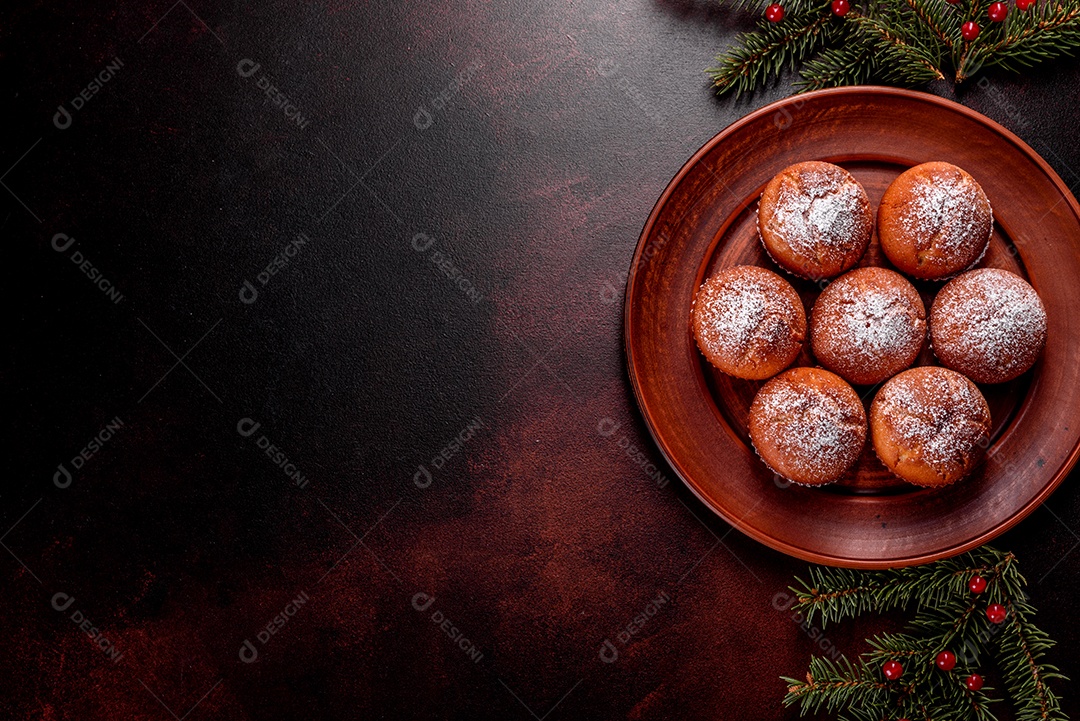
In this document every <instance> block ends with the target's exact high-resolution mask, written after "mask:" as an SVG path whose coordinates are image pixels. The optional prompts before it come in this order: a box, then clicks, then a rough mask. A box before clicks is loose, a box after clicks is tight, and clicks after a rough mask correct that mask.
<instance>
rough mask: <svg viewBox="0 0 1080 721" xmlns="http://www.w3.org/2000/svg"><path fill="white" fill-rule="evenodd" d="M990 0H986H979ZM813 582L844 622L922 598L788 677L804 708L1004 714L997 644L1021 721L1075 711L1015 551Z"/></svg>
mask: <svg viewBox="0 0 1080 721" xmlns="http://www.w3.org/2000/svg"><path fill="white" fill-rule="evenodd" d="M972 1H973V2H980V1H982V0H972ZM975 574H979V575H980V576H982V577H983V578H985V579H986V581H987V585H986V589H985V590H983V591H982V592H981V593H978V594H975V593H972V592H971V591H970V589H969V588H968V583H969V582H970V580H971V578H972V576H974V575H975ZM808 579H809V580H807V581H804V580H801V579H796V580H797V581H798V583H799V584H800V585H801V586H802V588H801V589H799V588H796V587H793V588H792V590H794V591H795V593H796V595H797V597H798V599H799V600H798V603H797V604H796V605H795V606H794V608H796V609H798V610H801V611H803V612H804V613H805V615H806V616H807V617H812V616H817V617H819V618H821V619H822V621H823V622H824V621H827V620H839V619H841V618H846V617H850V616H853V615H857V614H858V613H861V612H863V611H866V610H877V611H880V610H884V609H888V608H895V607H903V606H906V605H908V604H915V605H916V606H917V609H916V615H915V618H914V620H913V621H911V622H910V623H909V624H908V628H907V629H906V630H905V631H904V632H903V633H883V634H879V635H877V636H874V637H872V638H870V639H868V640H867V642H868V644H869V646H870V650H869V651H868V652H866V653H864V654H862V655H861V656H860V657H858V659H856V660H855V661H851V660H849V659H848V658H847V657H845V656H840V657H839V658H838V659H837V660H836V661H835V662H831V661H829V660H828V659H824V658H811V660H810V669H809V672H808V673H807V676H806V680H805V681H799V680H796V679H792V678H787V677H783V680H784V681H785V682H786V683H787V684H788V686H787V694H786V695H785V697H784V704H785V705H786V706H792V705H796V704H797V705H799V706H800V711H801V713H802V714H804V715H805V714H807V713H818V712H822V711H826V712H833V711H839V712H840V713H841V716H840V718H841V719H848V720H850V721H874V719H881V718H882V717H883V716H885V717H886V718H909V719H916V718H919V719H927V720H929V719H933V720H934V721H972V720H974V721H996V717H995V715H994V712H993V710H992V705H993V704H994V703H996V702H999V701H1000V700H1001V699H999V698H996V697H994V696H992V695H991V694H992V692H993V691H994V689H993V688H991V687H989V686H986V687H984V688H982V689H980V690H979V691H969V690H968V689H967V687H966V686H965V684H964V679H965V678H967V676H968V675H970V674H971V673H984V672H985V670H984V669H983V665H982V663H981V658H984V656H983V652H984V651H985V650H987V649H988V648H992V650H993V652H994V657H995V659H996V660H997V665H998V668H999V669H1000V670H1001V673H1002V676H1003V678H1004V680H1005V685H1006V687H1007V690H1008V693H1009V695H1010V697H1011V698H1012V699H1013V701H1014V708H1015V710H1016V714H1017V715H1016V718H1017V719H1018V721H1061V720H1062V719H1065V718H1066V717H1065V716H1064V714H1063V713H1062V711H1061V708H1060V701H1059V699H1058V697H1057V695H1056V694H1055V692H1054V691H1053V689H1052V688H1051V687H1050V686H1049V684H1048V681H1050V680H1052V679H1063V678H1064V677H1063V676H1062V675H1061V672H1060V671H1059V670H1058V668H1057V667H1055V666H1052V665H1050V664H1048V663H1045V661H1044V656H1045V654H1046V652H1047V651H1048V650H1049V649H1050V648H1051V647H1052V646H1053V641H1051V639H1050V638H1049V636H1047V634H1046V633H1045V632H1043V631H1042V630H1041V629H1039V628H1038V627H1036V626H1035V625H1034V624H1033V623H1032V621H1031V617H1032V616H1033V615H1034V613H1035V609H1034V608H1033V607H1032V606H1031V605H1030V604H1029V603H1028V600H1027V595H1026V592H1025V586H1026V581H1025V580H1024V577H1023V576H1022V575H1021V573H1020V570H1019V566H1018V563H1017V561H1016V558H1015V556H1013V554H1011V553H1002V552H1000V551H996V550H994V549H992V548H988V547H983V548H981V549H979V550H977V551H973V552H969V553H966V554H963V555H961V556H957V557H955V558H951V559H945V560H942V561H937V562H935V563H933V564H930V565H927V566H919V567H911V568H900V569H888V570H884V571H870V572H860V571H852V570H849V569H838V568H822V567H818V568H812V569H811V570H810V575H809V577H808ZM991 603H1002V604H1004V605H1005V606H1006V609H1007V619H1006V623H1005V624H1004V625H999V624H993V623H991V622H990V621H989V619H988V618H987V615H986V613H985V610H986V608H987V606H988V605H989V604H991ZM945 650H948V651H952V652H953V653H954V654H955V657H956V662H955V666H954V667H953V668H952V669H951V670H949V671H943V670H941V669H939V668H938V667H937V665H936V663H935V662H936V659H937V657H938V654H939V653H940V652H941V651H945ZM892 661H895V662H899V663H900V664H901V665H902V667H903V672H902V674H901V676H900V678H899V679H898V680H893V681H886V680H885V678H884V675H883V667H884V665H885V664H886V663H888V662H892Z"/></svg>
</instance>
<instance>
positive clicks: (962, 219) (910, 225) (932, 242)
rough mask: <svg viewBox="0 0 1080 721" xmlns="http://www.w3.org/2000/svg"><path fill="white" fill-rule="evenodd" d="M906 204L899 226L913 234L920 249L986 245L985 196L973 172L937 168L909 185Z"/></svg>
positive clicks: (948, 249)
mask: <svg viewBox="0 0 1080 721" xmlns="http://www.w3.org/2000/svg"><path fill="white" fill-rule="evenodd" d="M909 192H910V196H909V198H908V200H907V202H906V203H904V204H903V206H902V208H901V211H900V214H899V216H898V217H899V220H900V228H901V229H902V230H903V232H904V233H905V234H907V235H908V237H910V238H912V240H913V242H914V244H915V249H916V250H917V251H927V250H930V249H933V250H935V251H937V252H940V253H952V252H957V251H966V250H968V249H969V248H970V247H973V246H974V245H975V244H976V243H979V244H982V245H985V244H986V241H987V240H988V238H989V233H988V232H987V231H986V226H987V217H986V216H987V213H986V210H985V206H986V200H985V198H984V197H983V194H982V191H981V190H980V189H979V186H978V184H977V183H976V182H975V181H974V179H972V178H971V177H970V176H968V175H966V174H962V173H958V172H944V171H934V172H932V173H930V174H929V175H927V176H926V177H923V178H920V179H919V180H918V181H917V182H916V183H914V184H913V185H912V186H911V187H910V190H909Z"/></svg>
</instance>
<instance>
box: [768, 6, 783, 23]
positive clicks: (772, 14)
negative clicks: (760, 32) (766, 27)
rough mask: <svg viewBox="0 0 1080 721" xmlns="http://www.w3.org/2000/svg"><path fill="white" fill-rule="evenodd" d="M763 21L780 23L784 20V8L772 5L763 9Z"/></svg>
mask: <svg viewBox="0 0 1080 721" xmlns="http://www.w3.org/2000/svg"><path fill="white" fill-rule="evenodd" d="M765 19H766V20H768V21H769V22H771V23H778V22H780V21H781V20H783V19H784V8H783V7H781V6H780V5H779V4H777V3H773V4H772V5H770V6H769V7H767V8H765Z"/></svg>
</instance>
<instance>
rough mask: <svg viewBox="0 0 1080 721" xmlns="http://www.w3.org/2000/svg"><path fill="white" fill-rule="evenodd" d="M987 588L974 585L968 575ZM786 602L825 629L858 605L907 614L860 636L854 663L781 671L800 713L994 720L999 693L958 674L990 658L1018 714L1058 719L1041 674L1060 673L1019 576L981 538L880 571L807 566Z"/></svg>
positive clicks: (818, 663)
mask: <svg viewBox="0 0 1080 721" xmlns="http://www.w3.org/2000/svg"><path fill="white" fill-rule="evenodd" d="M976 575H979V576H982V577H983V578H984V579H986V581H987V584H986V589H985V590H984V591H983V592H982V593H979V594H975V593H972V592H971V590H970V589H969V588H968V583H969V581H970V580H971V579H972V577H973V576H976ZM796 581H797V585H795V586H792V588H791V590H792V591H793V592H794V593H795V598H796V603H795V604H794V606H792V609H793V610H795V611H798V612H799V613H801V614H803V615H804V616H805V617H806V619H807V621H808V622H810V623H815V622H817V623H820V624H821V625H822V627H824V626H825V625H826V624H828V623H831V622H832V623H835V622H838V621H842V620H844V619H848V618H852V617H855V616H858V615H861V614H863V613H881V612H884V611H889V610H895V609H904V610H912V611H914V614H915V615H914V618H913V620H912V621H911V622H910V623H909V624H908V627H907V629H906V630H905V631H904V632H902V633H882V634H878V635H876V636H874V637H872V638H870V639H868V640H867V643H868V644H869V646H870V651H868V652H866V653H864V654H862V655H861V656H859V657H858V658H857V659H856V660H854V661H852V660H850V659H848V658H847V657H846V656H842V655H841V656H840V657H839V658H838V659H836V660H830V659H828V658H818V657H812V658H811V659H810V666H809V670H808V671H807V674H806V678H805V679H795V678H789V677H782V679H783V680H784V681H785V682H786V683H787V684H788V689H787V695H786V696H785V697H784V705H785V706H793V705H796V704H798V705H799V707H800V710H801V713H802V714H804V715H805V714H808V713H819V712H822V711H824V712H828V713H834V712H836V713H839V714H840V718H841V719H850V720H851V721H871V720H875V721H880V719H882V718H886V719H899V718H908V719H925V720H926V721H931V720H933V721H961V720H964V721H971V720H974V721H995V719H996V716H995V715H994V713H993V710H992V707H993V705H994V704H996V703H999V702H1000V701H1001V699H1000V698H999V697H997V696H995V695H993V692H994V691H995V689H993V688H991V687H989V686H985V687H983V688H982V689H980V690H978V691H970V690H968V688H967V687H966V686H965V684H964V679H965V678H967V677H968V676H969V675H970V674H973V673H983V671H984V670H985V668H986V666H985V664H986V663H987V662H988V661H989V660H990V659H991V658H992V659H994V660H995V661H996V666H997V668H998V670H999V671H1000V674H1001V678H1002V680H1003V681H1004V685H1005V690H1006V691H1007V692H1008V694H1009V697H1010V698H1011V699H1012V702H1013V707H1014V709H1015V715H1016V719H1017V720H1018V721H1059V720H1061V719H1066V716H1065V715H1064V714H1063V712H1062V711H1061V706H1060V701H1059V698H1058V696H1057V695H1056V693H1055V692H1054V690H1053V689H1052V688H1051V686H1050V684H1049V683H1048V682H1049V681H1051V680H1053V679H1064V676H1062V675H1061V672H1060V671H1059V670H1058V669H1057V667H1055V666H1053V665H1050V664H1048V663H1046V662H1045V661H1044V657H1045V655H1046V652H1047V651H1048V650H1049V649H1050V648H1051V647H1052V646H1053V645H1054V642H1053V641H1052V640H1051V639H1050V637H1049V636H1048V635H1047V634H1046V633H1045V632H1044V631H1042V630H1041V629H1039V628H1038V627H1037V626H1035V624H1034V622H1033V620H1032V617H1033V616H1034V614H1035V609H1034V607H1033V606H1032V605H1031V604H1030V603H1029V601H1028V597H1027V593H1026V591H1025V587H1026V585H1027V581H1025V580H1024V577H1023V576H1022V575H1021V574H1020V570H1019V567H1018V564H1017V560H1016V557H1015V556H1014V555H1013V554H1011V553H1004V552H1001V551H997V550H995V549H993V548H990V547H988V546H984V547H982V548H980V549H978V550H975V551H972V552H969V553H965V554H962V555H960V556H956V557H954V558H950V559H945V560H942V561H938V562H936V563H932V564H929V565H926V566H916V567H908V568H896V569H888V570H883V571H855V570H850V569H844V568H826V567H814V568H811V569H810V572H809V575H808V577H807V579H806V580H802V579H796ZM991 603H1000V604H1002V605H1003V606H1004V607H1005V608H1006V611H1007V615H1006V620H1005V622H1004V623H1002V624H994V623H991V622H990V621H989V620H988V618H987V614H986V608H987V606H988V605H989V604H991ZM943 650H950V651H952V652H953V653H954V654H955V656H956V666H955V667H954V668H953V670H952V671H949V672H943V671H941V670H940V669H938V668H937V666H936V665H935V659H936V658H937V655H938V654H939V653H940V652H941V651H943ZM887 661H898V662H900V663H901V664H902V666H903V668H904V671H903V674H902V675H901V677H900V678H899V679H897V680H894V681H889V680H886V679H885V677H884V675H883V674H882V671H881V669H882V666H883V664H885V663H886V662H887Z"/></svg>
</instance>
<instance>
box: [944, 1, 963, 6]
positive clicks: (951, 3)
mask: <svg viewBox="0 0 1080 721" xmlns="http://www.w3.org/2000/svg"><path fill="white" fill-rule="evenodd" d="M945 2H947V3H949V4H950V5H956V4H957V3H958V2H960V0H945Z"/></svg>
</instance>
